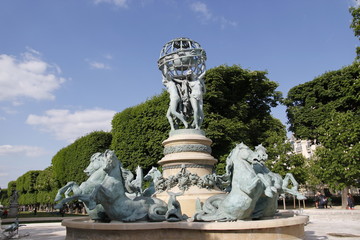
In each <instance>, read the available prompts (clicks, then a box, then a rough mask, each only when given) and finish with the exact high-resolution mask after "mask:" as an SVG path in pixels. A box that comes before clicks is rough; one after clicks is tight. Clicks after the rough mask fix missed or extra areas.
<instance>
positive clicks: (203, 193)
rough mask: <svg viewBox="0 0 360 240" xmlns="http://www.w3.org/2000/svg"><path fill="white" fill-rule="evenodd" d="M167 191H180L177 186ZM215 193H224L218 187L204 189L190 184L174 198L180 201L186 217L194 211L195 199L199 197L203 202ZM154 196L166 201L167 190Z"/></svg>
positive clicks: (191, 215) (167, 196) (167, 198)
mask: <svg viewBox="0 0 360 240" xmlns="http://www.w3.org/2000/svg"><path fill="white" fill-rule="evenodd" d="M169 191H170V192H175V193H176V192H181V190H180V189H179V188H178V187H174V188H172V189H170V190H169ZM215 194H225V193H224V192H222V191H220V190H218V189H206V188H199V187H197V186H191V187H190V188H189V189H188V190H187V191H185V193H184V194H183V195H182V196H178V197H176V200H178V201H179V202H180V206H181V211H182V214H186V215H187V216H188V217H193V216H194V214H195V212H196V200H197V199H199V200H200V201H201V202H202V203H204V202H205V200H206V199H208V198H209V197H211V196H213V195H215ZM156 197H157V198H160V199H161V200H163V201H165V202H168V200H169V194H167V192H162V193H159V194H156Z"/></svg>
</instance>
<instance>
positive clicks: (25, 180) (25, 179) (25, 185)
mask: <svg viewBox="0 0 360 240" xmlns="http://www.w3.org/2000/svg"><path fill="white" fill-rule="evenodd" d="M39 173H40V171H28V172H26V173H25V174H23V175H22V176H20V177H18V179H17V180H16V190H17V191H18V193H19V194H22V193H33V192H35V184H36V179H37V177H38V175H39Z"/></svg>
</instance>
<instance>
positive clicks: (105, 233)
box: [62, 214, 309, 240]
mask: <svg viewBox="0 0 360 240" xmlns="http://www.w3.org/2000/svg"><path fill="white" fill-rule="evenodd" d="M308 220H309V217H308V216H295V217H294V216H293V217H289V215H287V214H285V216H277V217H275V218H274V219H268V220H258V221H236V222H209V223H204V222H184V221H183V222H175V223H169V222H136V223H121V222H116V223H93V222H91V221H90V220H89V219H88V218H83V219H67V220H64V221H63V222H62V225H63V226H65V227H66V240H81V239H96V240H103V239H104V240H105V239H106V240H109V239H111V240H134V239H147V240H153V239H154V240H155V239H157V240H158V239H166V240H179V239H186V240H214V239H226V240H238V239H242V240H250V239H266V240H275V239H303V238H304V236H305V233H304V225H305V224H306V223H307V222H308Z"/></svg>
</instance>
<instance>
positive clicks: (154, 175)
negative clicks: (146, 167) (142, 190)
mask: <svg viewBox="0 0 360 240" xmlns="http://www.w3.org/2000/svg"><path fill="white" fill-rule="evenodd" d="M160 176H161V172H160V171H159V170H158V169H157V168H156V167H152V168H151V169H150V171H149V172H148V173H147V174H146V175H145V177H144V180H145V181H151V180H152V179H156V178H159V177H160Z"/></svg>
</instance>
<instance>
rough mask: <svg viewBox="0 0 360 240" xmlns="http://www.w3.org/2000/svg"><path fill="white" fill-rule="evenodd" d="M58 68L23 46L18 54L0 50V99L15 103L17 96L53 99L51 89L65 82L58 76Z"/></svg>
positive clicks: (17, 99) (16, 102)
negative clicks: (5, 52)
mask: <svg viewBox="0 0 360 240" xmlns="http://www.w3.org/2000/svg"><path fill="white" fill-rule="evenodd" d="M59 71H60V69H59V68H58V67H57V66H55V65H51V64H48V63H46V62H44V61H43V60H42V59H41V58H40V56H39V52H37V51H35V50H33V49H31V48H27V52H25V53H23V54H22V56H21V57H15V56H10V55H6V54H0V89H1V91H0V102H1V101H12V102H13V103H14V105H18V104H19V102H21V101H19V98H24V97H26V98H33V99H36V100H53V99H55V96H54V95H53V91H55V90H56V89H58V88H59V87H60V85H61V84H62V83H63V82H65V79H64V78H62V77H59V76H58V75H59V73H60V72H59Z"/></svg>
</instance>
